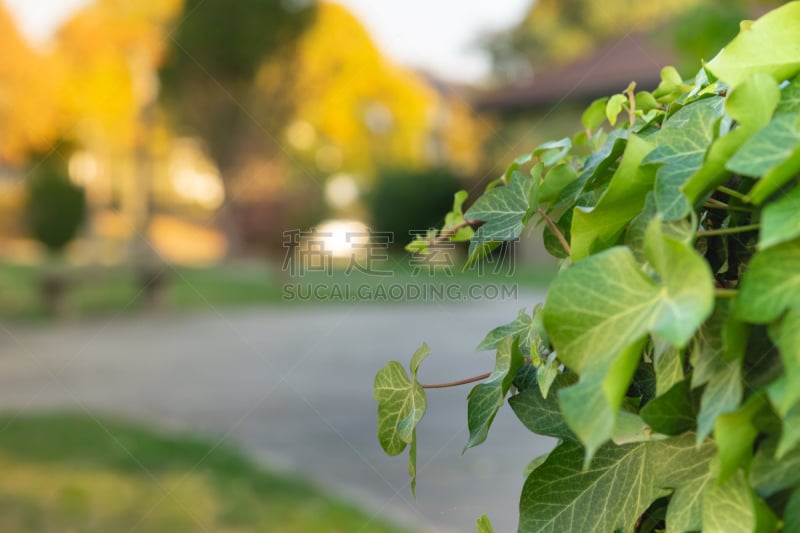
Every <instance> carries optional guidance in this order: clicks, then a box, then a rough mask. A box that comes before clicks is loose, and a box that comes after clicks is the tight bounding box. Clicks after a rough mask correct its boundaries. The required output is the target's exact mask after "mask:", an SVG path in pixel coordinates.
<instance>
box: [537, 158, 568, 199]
mask: <svg viewBox="0 0 800 533" xmlns="http://www.w3.org/2000/svg"><path fill="white" fill-rule="evenodd" d="M576 179H578V176H577V174H575V171H574V170H572V168H571V167H570V166H569V165H567V164H561V165H556V166H554V167H553V168H552V169H550V171H549V172H548V173H547V175H546V176H545V179H544V181H542V186H541V188H540V189H539V202H541V203H550V202H553V201H555V200H557V199H558V197H559V195H560V194H561V192H562V191H563V190H564V189H565V188H566V187H567V186H569V185H570V184H572V183H574V182H575V180H576Z"/></svg>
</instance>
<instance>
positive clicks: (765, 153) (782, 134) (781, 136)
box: [728, 113, 800, 178]
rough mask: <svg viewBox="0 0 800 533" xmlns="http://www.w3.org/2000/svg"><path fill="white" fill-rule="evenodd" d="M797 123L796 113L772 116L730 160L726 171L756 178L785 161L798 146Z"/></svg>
mask: <svg viewBox="0 0 800 533" xmlns="http://www.w3.org/2000/svg"><path fill="white" fill-rule="evenodd" d="M797 122H798V114H797V113H785V114H782V115H776V116H775V118H773V119H772V120H771V121H770V122H769V123H767V124H766V125H765V126H764V127H762V128H761V129H760V130H758V131H757V132H756V134H755V135H753V136H752V137H751V138H750V139H748V140H747V142H746V143H744V145H743V146H742V147H741V148H740V149H739V150H738V151H737V152H736V153H735V154H734V155H733V157H731V159H730V161H729V162H728V169H729V170H730V171H732V172H736V173H739V174H743V175H745V176H751V177H754V178H758V177H761V176H763V175H765V174H766V173H768V172H769V171H770V170H772V169H773V168H775V167H777V166H778V165H780V164H781V163H783V162H784V161H786V160H787V159H788V158H789V157H791V155H792V153H793V152H794V151H795V149H796V148H797V145H798V143H800V127H798V124H797Z"/></svg>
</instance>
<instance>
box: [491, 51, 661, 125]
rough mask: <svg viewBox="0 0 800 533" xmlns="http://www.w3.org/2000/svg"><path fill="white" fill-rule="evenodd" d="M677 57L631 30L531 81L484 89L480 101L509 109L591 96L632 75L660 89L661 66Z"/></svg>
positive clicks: (498, 109) (611, 90)
mask: <svg viewBox="0 0 800 533" xmlns="http://www.w3.org/2000/svg"><path fill="white" fill-rule="evenodd" d="M674 62H675V57H674V55H673V54H672V53H671V52H670V51H668V50H665V49H663V48H659V47H656V46H654V45H653V44H651V43H650V42H648V39H647V38H645V36H644V35H627V36H624V37H621V38H619V39H617V40H615V41H611V42H608V43H606V44H605V45H602V46H600V47H598V48H597V49H596V50H595V51H594V52H592V53H591V54H589V55H587V56H584V57H582V58H579V59H578V60H576V61H573V62H571V63H567V64H565V65H562V66H559V67H555V68H553V69H552V70H542V71H540V72H539V73H538V74H537V75H535V76H534V77H533V78H532V79H530V80H528V81H527V82H524V83H521V84H519V85H514V86H509V87H503V88H500V89H497V90H494V91H491V92H488V93H484V94H483V95H480V96H478V97H476V99H475V106H476V107H477V108H478V109H480V110H486V111H495V112H500V113H504V112H511V111H517V110H525V109H536V108H542V107H548V106H551V105H554V104H556V103H558V102H561V101H573V102H574V101H577V102H588V101H591V100H594V99H595V98H599V97H601V96H605V95H608V94H611V93H614V92H620V91H623V90H624V89H625V88H626V87H627V86H628V84H629V83H630V82H631V81H635V82H636V85H637V87H638V88H640V89H654V88H655V87H656V86H658V83H659V81H660V73H661V69H662V68H663V67H665V66H667V65H671V64H674Z"/></svg>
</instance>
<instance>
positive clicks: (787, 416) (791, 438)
mask: <svg viewBox="0 0 800 533" xmlns="http://www.w3.org/2000/svg"><path fill="white" fill-rule="evenodd" d="M787 381H788V380H787V378H786V376H781V377H780V378H779V379H777V380H775V381H774V382H772V383H771V384H770V385H769V387H768V388H767V393H768V394H769V400H770V403H772V405H773V407H774V408H775V411H776V412H777V413H778V414H779V415H780V417H781V438H780V441H779V442H778V449H777V451H776V452H775V456H776V457H777V458H778V459H780V458H781V457H783V456H784V455H786V452H788V451H789V450H791V449H792V448H794V447H795V446H797V444H798V443H800V403H796V404H795V405H790V406H788V407H787V404H788V402H787V401H786V399H785V398H786V394H787V392H791V391H788V390H787V388H786V382H787Z"/></svg>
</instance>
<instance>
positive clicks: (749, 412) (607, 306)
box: [374, 2, 800, 533]
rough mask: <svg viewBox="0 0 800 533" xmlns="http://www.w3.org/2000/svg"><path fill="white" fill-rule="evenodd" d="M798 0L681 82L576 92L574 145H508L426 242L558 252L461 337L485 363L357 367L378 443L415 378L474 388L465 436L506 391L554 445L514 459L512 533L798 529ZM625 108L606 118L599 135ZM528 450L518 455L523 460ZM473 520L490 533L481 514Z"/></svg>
mask: <svg viewBox="0 0 800 533" xmlns="http://www.w3.org/2000/svg"><path fill="white" fill-rule="evenodd" d="M798 35H800V2H792V3H788V4H785V5H783V6H781V7H779V8H777V9H775V10H774V11H772V12H769V13H767V14H766V15H764V16H763V17H762V18H760V19H759V20H757V21H755V22H748V23H743V24H742V30H741V32H740V34H739V35H738V36H737V37H736V38H735V39H734V40H733V41H732V42H731V43H729V44H728V45H727V46H726V47H725V48H724V49H723V50H722V51H721V52H720V53H719V54H718V55H717V56H716V57H715V58H714V59H713V60H711V61H710V62H708V63H706V64H704V65H703V67H702V68H701V69H700V70H699V71H698V73H697V75H696V76H695V77H694V78H693V79H688V80H684V79H682V78H681V76H680V75H679V74H678V72H677V71H676V70H675V69H674V68H672V67H667V68H665V69H663V70H662V72H661V84H660V85H659V86H658V88H657V89H655V90H654V91H652V92H648V91H638V92H637V91H636V90H635V89H636V85H635V84H634V83H631V85H629V86H628V88H627V89H626V90H625V91H623V92H621V93H619V94H615V95H612V96H610V97H608V98H603V99H600V100H597V101H595V102H594V103H592V104H591V105H590V106H589V107H588V109H587V110H586V111H585V112H584V114H583V116H582V123H583V124H582V126H583V127H582V129H581V131H580V132H579V133H578V134H576V135H575V136H574V137H571V138H565V139H561V140H557V141H551V142H548V143H544V144H542V145H541V146H539V147H537V148H536V149H534V150H532V151H531V152H530V153H527V154H524V155H522V156H520V157H518V158H517V159H516V160H515V161H514V162H513V163H512V164H511V165H510V166H509V167H508V169H507V170H506V172H505V173H504V174H503V175H502V176H501V177H499V178H498V179H497V180H495V181H493V182H492V183H490V184H489V185H488V186H487V188H486V190H485V191H484V193H483V194H482V195H481V196H480V197H478V198H477V199H475V201H474V202H473V203H472V205H471V207H470V208H469V209H468V210H467V211H466V212H464V211H463V209H462V207H463V205H464V203H465V201H466V198H467V194H466V192H464V191H462V192H460V193H458V194H457V195H456V198H455V201H454V205H453V210H452V211H451V212H450V213H448V214H447V216H446V218H445V224H444V226H443V227H442V228H441V229H440V230H435V231H432V232H430V233H429V234H428V235H427V236H424V237H422V238H418V239H417V240H415V241H414V242H412V243H411V244H409V250H412V251H416V252H422V253H425V252H426V251H427V250H428V249H429V247H430V246H433V245H436V244H437V243H441V242H443V241H445V240H447V241H461V242H466V241H469V252H468V254H469V255H468V259H467V266H471V265H473V264H475V263H476V262H477V261H480V260H481V259H482V258H483V257H485V256H486V255H487V254H488V253H490V252H491V251H492V250H494V249H495V248H496V247H497V246H499V245H500V244H501V243H502V242H504V241H511V240H514V239H517V238H518V237H520V235H521V234H522V232H523V230H524V229H525V228H526V227H528V226H541V227H542V228H543V238H544V242H545V245H546V246H547V248H548V250H549V251H550V252H551V253H552V254H553V255H555V256H556V257H559V258H561V259H562V260H563V264H562V268H561V270H560V272H559V274H558V276H557V277H556V278H555V280H554V281H553V283H552V284H551V286H550V288H549V291H548V295H547V299H546V301H545V303H544V304H543V305H537V306H535V307H534V308H533V309H532V310H531V311H530V312H527V311H523V312H520V313H519V314H518V315H517V317H516V318H515V319H514V320H512V321H511V322H509V323H507V324H504V325H501V326H498V327H496V328H495V329H493V330H492V331H490V332H489V333H488V334H487V336H486V338H485V339H484V340H483V341H482V342H481V343H480V345H479V346H478V349H479V350H493V351H494V352H495V354H496V355H495V366H494V370H492V371H491V372H488V373H486V374H483V375H480V376H476V377H473V378H469V379H464V380H459V381H454V382H450V383H440V384H421V383H420V382H419V381H418V379H417V374H418V371H419V368H420V365H421V363H422V362H423V360H424V359H425V357H427V356H428V353H429V350H428V347H427V345H425V344H423V345H422V346H421V347H420V349H419V350H417V352H416V353H415V354H414V355H413V357H412V360H411V365H410V373H407V372H406V370H405V369H404V368H403V366H402V365H401V364H400V363H398V362H396V361H391V362H389V363H388V364H387V366H386V367H384V368H383V369H381V370H380V372H378V374H377V376H376V378H375V391H374V396H375V399H376V401H377V402H378V439H379V441H380V443H381V445H382V446H383V448H384V450H385V451H386V452H387V453H388V454H390V455H397V454H399V453H401V452H402V451H403V450H404V449H406V448H407V447H410V453H409V474H410V475H411V477H412V483H411V487H412V491H413V490H414V487H415V482H416V429H417V425H418V424H419V423H420V421H421V420H422V418H423V416H424V414H425V410H426V408H427V397H426V392H425V391H426V390H428V389H435V388H442V387H452V386H459V385H465V384H469V383H478V384H477V385H476V386H475V387H474V388H473V389H472V391H471V392H470V394H469V396H468V399H467V420H468V426H469V433H470V434H469V440H468V442H467V448H469V447H472V446H477V445H479V444H480V443H482V442H483V441H484V440H485V438H486V435H487V433H488V431H489V430H490V427H491V424H492V421H493V419H494V417H495V414H496V413H497V411H498V409H500V408H501V407H502V406H503V405H504V404H506V403H508V405H509V406H510V407H511V409H512V410H513V411H514V413H515V414H516V415H517V417H518V418H519V420H520V422H521V423H522V424H523V425H524V426H525V427H527V428H528V429H530V430H531V431H532V432H534V433H537V434H540V435H546V436H550V437H555V438H556V439H558V441H559V443H558V445H557V446H556V447H555V449H554V450H552V451H551V452H550V453H549V454H547V455H546V456H544V457H542V458H538V459H535V460H534V461H533V462H532V463H531V465H530V466H529V468H528V470H526V475H527V478H526V481H525V484H524V487H523V489H522V494H521V496H520V503H519V512H520V517H519V531H520V532H524V533H529V532H539V531H548V532H565V531H575V532H585V531H597V532H609V533H611V532H614V531H637V532H642V533H644V532H656V531H667V532H684V531H700V530H702V531H711V532H716V531H719V532H725V533H729V532H740V531H741V532H757V533H761V532H771V531H787V532H794V531H800V49H798V37H797V36H798ZM620 115H622V117H623V122H624V123H621V124H619V125H617V121H618V119H619V117H620ZM531 459H534V458H531ZM477 525H478V530H479V531H480V532H490V531H491V530H492V529H491V524H490V523H489V520H488V518H487V517H485V516H484V517H481V518H480V519H479V520H478V524H477Z"/></svg>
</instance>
